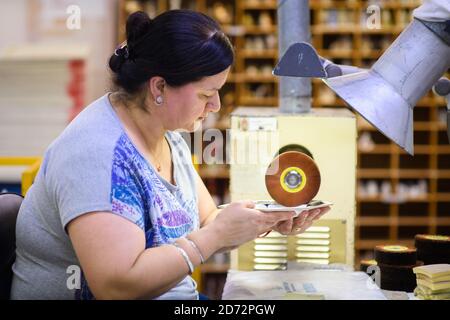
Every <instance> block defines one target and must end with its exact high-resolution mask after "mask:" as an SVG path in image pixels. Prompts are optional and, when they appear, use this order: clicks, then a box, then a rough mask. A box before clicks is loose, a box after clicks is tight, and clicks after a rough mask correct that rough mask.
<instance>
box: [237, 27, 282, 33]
mask: <svg viewBox="0 0 450 320" xmlns="http://www.w3.org/2000/svg"><path fill="white" fill-rule="evenodd" d="M243 28H244V33H245V34H254V35H261V34H276V33H277V27H276V26H270V27H265V28H262V27H260V26H244V27H243Z"/></svg>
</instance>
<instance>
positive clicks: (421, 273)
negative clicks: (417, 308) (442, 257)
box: [413, 264, 450, 300]
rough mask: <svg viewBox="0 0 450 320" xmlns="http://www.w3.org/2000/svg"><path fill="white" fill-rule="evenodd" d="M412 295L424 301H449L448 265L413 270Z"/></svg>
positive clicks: (449, 280) (449, 268) (449, 281)
mask: <svg viewBox="0 0 450 320" xmlns="http://www.w3.org/2000/svg"><path fill="white" fill-rule="evenodd" d="M413 271H414V273H415V274H416V277H417V288H416V289H415V290H414V294H415V295H416V296H417V297H418V298H420V299H425V300H450V264H430V265H426V266H421V267H417V268H414V270H413Z"/></svg>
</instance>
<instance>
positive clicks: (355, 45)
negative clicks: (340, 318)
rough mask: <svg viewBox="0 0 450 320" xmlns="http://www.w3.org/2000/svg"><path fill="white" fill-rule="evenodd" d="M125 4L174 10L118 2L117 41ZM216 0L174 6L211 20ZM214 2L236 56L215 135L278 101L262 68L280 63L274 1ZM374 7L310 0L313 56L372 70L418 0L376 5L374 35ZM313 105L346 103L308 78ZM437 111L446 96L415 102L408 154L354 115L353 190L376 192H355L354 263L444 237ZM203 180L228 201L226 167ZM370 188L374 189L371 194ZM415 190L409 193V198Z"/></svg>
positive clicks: (441, 132) (442, 151)
mask: <svg viewBox="0 0 450 320" xmlns="http://www.w3.org/2000/svg"><path fill="white" fill-rule="evenodd" d="M130 2H134V3H135V4H140V5H141V6H143V7H144V6H145V4H146V3H148V2H153V3H154V7H156V8H157V12H158V13H159V12H162V11H164V10H167V9H169V8H171V7H170V3H171V1H170V0H148V1H131V0H122V1H121V2H120V3H121V4H120V8H119V39H120V40H123V35H122V33H121V32H123V29H122V26H123V25H124V21H125V18H126V16H127V14H128V13H127V12H126V7H127V4H128V7H130V8H132V7H133V6H134V4H133V5H129V3H130ZM175 2H176V1H175ZM218 2H219V1H217V0H190V1H181V3H182V6H183V7H189V8H194V9H196V10H200V11H202V12H205V13H207V14H210V15H211V16H213V17H214V11H213V10H212V9H211V8H212V7H213V6H214V4H215V3H218ZM220 2H221V3H222V4H224V5H225V7H226V8H227V10H228V11H229V14H230V15H232V19H231V20H232V22H231V23H227V24H223V29H224V30H225V32H226V33H227V34H228V35H229V36H230V38H231V40H232V42H233V44H234V46H235V50H236V61H235V64H234V66H233V70H232V73H231V74H230V77H229V79H228V81H227V84H226V85H225V86H224V88H223V90H222V92H221V95H222V110H221V112H220V118H219V120H218V123H220V124H221V125H220V126H219V127H220V129H221V130H225V129H227V125H223V123H227V121H220V120H224V119H225V120H226V118H227V117H228V115H229V113H230V112H231V111H232V110H233V109H234V108H235V107H236V106H267V107H275V106H277V105H278V79H277V78H276V77H273V76H272V75H270V74H267V69H268V68H272V67H273V66H274V65H275V64H276V62H277V59H278V44H277V27H276V25H277V2H276V1H271V0H221V1H220ZM372 3H373V2H372V1H365V0H358V1H355V0H353V1H352V0H310V5H311V33H312V39H311V40H312V44H313V45H314V47H315V48H316V49H317V50H318V53H319V54H320V55H322V56H324V57H326V58H328V59H330V60H333V61H334V62H336V63H342V64H351V65H355V66H360V67H366V68H367V67H370V66H371V65H372V64H373V63H374V61H376V59H378V57H379V56H380V55H381V54H382V53H383V52H384V50H385V49H386V48H387V47H388V46H389V45H390V44H391V43H392V42H393V40H394V39H395V38H396V37H397V36H398V35H399V34H400V33H401V31H402V30H403V29H404V27H405V26H406V25H407V24H408V23H409V21H410V19H411V16H412V15H411V13H412V10H413V9H414V8H416V7H418V6H419V5H420V4H421V1H417V0H403V1H395V2H394V1H382V2H378V3H380V5H381V9H382V10H381V14H382V15H381V22H382V24H381V28H380V29H373V30H371V29H368V28H367V26H366V24H365V22H366V18H367V16H366V15H367V14H366V8H367V7H368V6H369V4H372ZM261 24H262V25H263V26H264V27H263V26H262V25H261ZM263 70H266V73H264V71H263ZM255 71H256V73H255ZM313 107H314V108H320V107H327V108H329V107H336V108H343V107H345V103H344V102H343V101H342V100H341V99H339V98H338V97H336V96H335V95H334V93H332V92H331V91H330V90H329V89H328V88H327V87H326V86H325V85H324V84H323V83H322V82H321V81H320V80H318V79H313ZM444 110H445V101H444V99H442V98H440V97H437V96H435V95H433V93H431V92H430V93H429V94H427V96H426V97H424V98H423V99H421V100H420V101H419V102H418V104H417V106H416V107H415V110H414V120H415V125H414V130H415V133H414V140H415V147H414V149H415V156H414V157H411V156H409V155H407V154H406V153H405V152H403V151H402V150H401V149H400V148H399V147H397V146H396V145H395V144H394V143H392V142H390V140H388V139H387V138H386V137H384V136H383V135H382V134H381V133H379V132H378V131H377V130H376V129H375V128H374V127H372V126H371V125H370V124H368V123H367V122H366V121H364V120H363V119H362V118H361V117H358V132H359V138H360V140H359V148H358V149H359V152H358V163H359V167H358V171H357V172H358V173H357V179H358V184H359V185H360V186H363V187H364V186H366V185H367V184H371V185H372V189H377V190H378V191H377V192H373V191H374V190H372V193H370V194H366V193H367V192H361V190H364V188H360V187H359V188H358V190H359V191H358V194H357V200H358V201H357V221H356V226H357V227H356V235H355V236H356V237H355V239H356V242H355V250H356V252H355V253H356V254H355V266H357V265H358V263H359V260H360V259H362V258H371V257H372V253H373V248H374V247H375V246H376V245H378V244H385V243H396V244H407V245H413V238H414V235H415V234H417V233H432V234H435V233H439V234H450V145H449V144H448V140H447V136H446V132H445V130H446V124H445V119H444V117H443V115H444V114H443V112H444ZM228 123H229V122H228ZM362 138H369V139H368V140H369V142H370V143H369V144H368V145H367V143H366V145H364V143H363V142H364V141H363V140H362ZM366 140H367V139H366ZM366 142H367V141H366ZM200 174H201V175H202V177H203V178H204V179H205V181H207V185H208V187H211V189H210V190H214V192H218V193H219V194H217V199H218V201H220V202H226V200H227V192H228V191H227V188H228V182H227V179H228V177H229V173H228V168H227V166H226V165H223V166H222V167H221V168H218V167H217V166H215V168H214V169H213V170H211V169H210V168H208V167H207V166H201V167H200ZM421 181H424V182H425V188H423V184H422V190H421V192H419V194H418V192H417V184H420V183H421ZM422 183H423V182H422ZM374 184H375V185H376V188H373V186H374ZM383 184H384V185H385V186H386V185H388V186H390V188H391V190H392V191H391V193H393V194H394V195H395V194H397V198H398V195H399V194H400V195H401V192H405V190H409V191H408V192H409V193H412V194H413V195H412V196H411V195H410V196H408V197H407V198H406V199H403V200H399V199H390V200H389V201H387V200H386V197H385V196H382V195H381V193H380V189H381V188H380V187H381V186H382V185H383ZM414 188H416V190H415V191H414V192H412V190H413V189H414ZM423 189H424V190H423ZM402 190H403V191H402ZM220 192H222V193H220ZM394 198H395V197H394ZM400 198H401V197H400ZM403 198H404V197H403ZM211 270H214V271H211ZM217 270H219V271H221V270H222V269H220V268H218V269H217V268H215V267H211V268H209V267H207V268H204V269H203V271H204V272H205V273H210V272H211V273H216V271H217ZM222 271H223V272H225V271H226V269H223V270H222Z"/></svg>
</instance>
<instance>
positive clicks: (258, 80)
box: [242, 74, 279, 83]
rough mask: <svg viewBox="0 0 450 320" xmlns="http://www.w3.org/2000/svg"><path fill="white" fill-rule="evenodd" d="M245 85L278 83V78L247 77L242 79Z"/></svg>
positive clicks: (271, 76) (268, 76) (263, 76)
mask: <svg viewBox="0 0 450 320" xmlns="http://www.w3.org/2000/svg"><path fill="white" fill-rule="evenodd" d="M242 81H243V82H246V83H278V81H279V80H278V78H277V77H275V76H273V75H260V74H258V75H247V76H244V77H242Z"/></svg>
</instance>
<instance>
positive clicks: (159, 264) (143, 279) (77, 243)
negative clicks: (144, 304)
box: [68, 212, 219, 299]
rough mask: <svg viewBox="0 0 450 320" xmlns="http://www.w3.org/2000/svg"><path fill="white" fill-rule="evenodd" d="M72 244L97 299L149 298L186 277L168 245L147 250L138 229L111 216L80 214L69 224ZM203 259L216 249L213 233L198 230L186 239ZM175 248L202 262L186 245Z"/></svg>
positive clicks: (184, 267)
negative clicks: (196, 247)
mask: <svg viewBox="0 0 450 320" xmlns="http://www.w3.org/2000/svg"><path fill="white" fill-rule="evenodd" d="M68 233H69V236H70V239H71V241H72V245H73V247H74V249H75V252H76V254H77V256H78V259H79V261H80V264H81V267H82V270H83V272H84V274H85V277H86V279H87V281H88V283H89V288H90V289H91V291H92V293H93V294H94V296H95V297H96V298H97V299H139V298H147V299H148V298H153V297H157V296H159V295H161V294H163V293H164V292H166V291H168V290H169V289H171V288H172V287H174V286H175V285H176V284H177V283H179V282H180V281H181V280H182V279H183V278H184V277H186V275H187V274H188V272H189V268H188V266H187V264H186V261H185V260H184V259H183V256H182V255H181V254H180V252H178V250H177V249H176V248H175V247H174V246H171V245H163V246H160V247H155V248H149V249H145V234H144V232H143V231H142V229H140V228H139V227H138V226H137V225H135V224H133V223H132V222H130V221H128V220H126V219H124V218H122V217H120V216H118V215H115V214H113V213H110V212H95V213H88V214H84V215H82V216H80V217H78V218H76V219H74V220H73V221H72V222H70V223H69V225H68ZM189 237H190V238H191V239H192V240H193V241H194V242H196V244H197V245H198V246H199V247H200V248H201V250H202V254H203V256H204V258H205V259H207V258H208V257H209V256H211V255H212V254H213V253H214V252H215V251H217V250H218V249H219V241H218V238H217V232H214V231H212V230H211V228H202V229H201V230H198V231H195V232H193V233H191V234H190V235H189ZM177 243H178V244H179V245H180V246H181V247H182V248H183V249H184V250H185V251H186V253H187V254H188V256H189V257H190V259H191V261H192V263H193V264H194V265H198V264H200V257H199V256H198V253H197V252H196V251H195V249H194V248H192V247H191V245H190V244H189V243H187V242H186V240H183V239H179V240H177Z"/></svg>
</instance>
